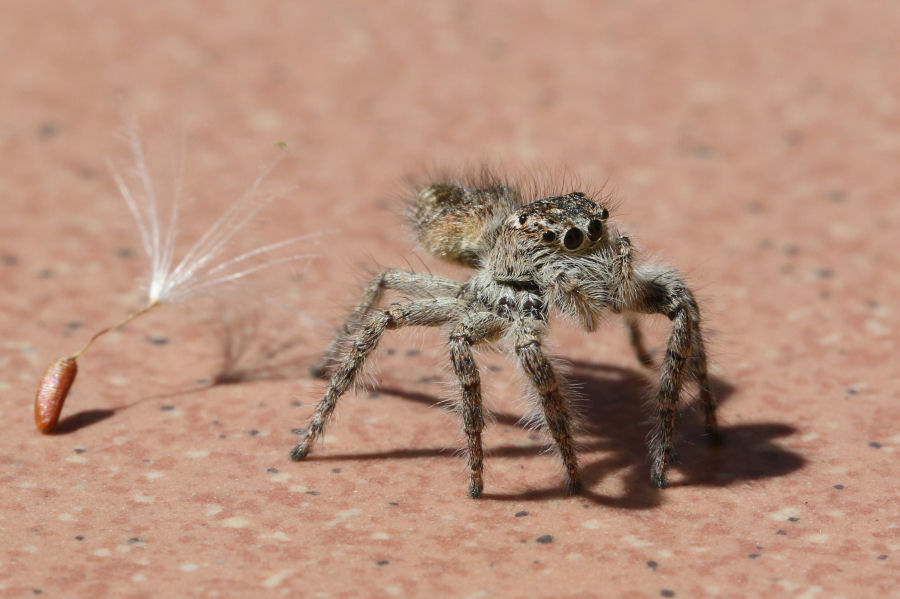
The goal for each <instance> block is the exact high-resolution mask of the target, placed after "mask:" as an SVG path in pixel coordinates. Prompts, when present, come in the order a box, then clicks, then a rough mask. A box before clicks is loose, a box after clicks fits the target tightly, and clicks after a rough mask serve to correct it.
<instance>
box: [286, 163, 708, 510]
mask: <svg viewBox="0 0 900 599" xmlns="http://www.w3.org/2000/svg"><path fill="white" fill-rule="evenodd" d="M526 192H527V190H525V189H522V188H517V187H514V186H512V185H510V184H508V183H505V182H502V180H500V179H499V178H497V177H495V176H493V175H483V176H481V178H480V179H478V180H476V181H475V182H473V183H458V182H456V181H454V180H451V181H450V182H441V183H432V184H429V185H426V186H424V187H421V188H419V189H418V191H417V192H415V193H414V194H413V197H412V199H411V201H410V202H409V217H410V218H409V220H410V222H411V225H412V228H413V230H414V231H415V233H416V235H417V237H418V240H419V242H420V243H421V244H422V245H423V246H424V248H425V249H426V250H428V251H429V252H431V253H432V254H434V255H435V256H437V257H439V258H442V259H445V260H448V261H451V262H455V263H458V264H462V265H465V266H469V267H472V268H474V269H476V272H475V274H474V275H473V276H472V277H471V278H469V279H468V280H467V281H465V282H458V281H454V280H450V279H447V278H444V277H440V276H435V275H432V274H422V273H415V272H410V271H404V270H398V269H388V270H385V271H383V272H381V273H380V274H379V275H378V276H376V277H375V278H374V279H373V280H372V281H371V282H370V283H369V284H368V286H367V287H366V288H365V291H364V293H363V296H362V298H361V301H360V302H359V303H358V304H357V305H356V307H355V308H354V309H353V311H352V313H351V314H350V315H349V317H348V318H347V320H346V322H345V323H344V325H343V327H342V328H341V329H339V331H338V333H337V335H336V337H335V338H334V340H333V342H332V343H331V345H330V346H329V347H328V349H327V350H326V352H325V354H324V357H323V358H322V359H321V360H320V361H319V362H318V363H317V364H316V365H314V366H313V367H312V369H311V372H312V374H314V375H317V376H323V377H330V382H329V385H328V389H327V391H326V392H325V396H324V397H323V398H322V400H321V401H320V402H319V404H318V406H317V407H316V410H315V412H314V413H313V415H312V417H311V419H310V422H309V425H308V427H307V429H306V432H305V435H304V437H303V439H302V440H301V441H300V442H299V443H298V444H297V445H296V446H295V447H294V448H293V450H292V451H291V453H290V457H291V459H292V460H301V459H303V458H305V457H306V455H307V454H308V453H309V450H310V447H311V446H312V445H313V443H314V442H315V441H316V439H318V438H319V437H320V436H321V435H322V433H323V430H324V428H325V425H326V423H327V422H328V420H329V418H330V417H331V415H332V414H333V412H334V409H335V406H336V405H337V401H338V399H340V397H341V396H342V395H343V394H344V393H345V392H346V391H347V389H349V388H350V387H351V385H353V383H354V381H355V380H356V379H357V377H358V375H359V373H360V370H361V368H362V366H363V364H364V362H365V361H366V358H367V357H368V356H369V354H371V353H372V351H373V350H374V349H375V347H376V346H377V345H378V342H379V340H380V339H381V337H382V335H383V334H384V332H385V331H386V330H388V329H397V328H400V327H407V326H428V327H444V328H445V330H446V331H447V335H448V345H449V353H450V362H451V364H452V367H453V372H454V373H455V375H456V379H457V381H458V383H459V398H458V401H457V402H456V409H457V411H458V412H459V414H460V416H461V418H462V423H463V431H464V433H465V437H466V447H465V455H466V460H467V465H468V470H469V487H468V492H469V495H470V496H471V497H473V498H475V497H478V496H479V495H481V493H482V490H483V488H484V482H483V477H482V464H483V459H484V453H483V450H482V441H481V433H482V430H483V428H484V420H485V418H484V410H483V408H482V396H481V380H480V376H479V372H478V366H477V365H476V363H475V359H474V357H473V353H472V349H473V347H474V346H476V345H478V344H482V343H490V342H494V341H502V342H505V343H508V344H510V345H511V346H512V347H513V348H514V353H515V356H516V358H517V360H518V363H519V365H520V366H521V369H522V371H523V372H524V374H525V375H526V377H527V379H528V380H529V382H530V385H531V387H532V389H533V393H534V395H535V396H536V400H537V404H538V405H539V420H540V424H541V425H542V426H543V427H544V428H545V429H546V430H547V432H548V433H549V435H550V437H551V438H552V439H553V442H554V443H555V446H556V448H557V450H558V451H559V454H560V457H561V458H562V462H563V465H564V466H565V473H566V483H567V487H568V489H569V490H570V491H572V492H575V491H577V490H578V489H579V488H580V485H581V483H580V479H579V473H578V458H577V455H576V451H575V445H574V442H573V426H572V419H573V411H572V407H571V406H570V401H569V393H568V391H567V387H566V383H565V381H564V379H563V378H562V377H561V376H560V374H559V373H558V372H557V370H556V369H555V368H554V366H553V363H552V361H551V359H550V358H548V356H547V355H546V353H545V350H544V348H543V343H544V339H545V337H546V335H547V332H548V316H549V313H550V312H551V311H557V312H558V313H561V314H562V315H564V316H567V317H570V318H571V319H574V320H575V321H576V322H578V323H580V324H581V326H583V328H584V329H585V330H587V331H593V330H594V329H595V328H596V326H597V324H598V319H599V317H600V316H601V315H602V314H604V313H607V312H612V313H616V314H622V315H623V316H624V318H625V322H626V324H627V326H628V328H629V331H630V338H631V344H632V346H633V348H634V350H635V353H636V354H637V357H638V359H639V360H640V361H641V362H642V363H643V364H645V365H650V364H652V360H651V358H650V356H649V354H648V353H647V351H646V349H645V348H644V345H643V341H642V336H641V331H640V328H639V326H638V322H637V315H638V314H663V315H665V316H666V317H668V319H669V320H670V321H671V333H670V334H669V337H668V344H667V348H666V352H665V356H664V357H663V359H662V363H661V366H660V373H659V386H658V388H657V390H656V392H655V399H656V401H655V406H656V415H655V416H656V418H655V425H654V430H653V433H652V434H651V436H650V443H649V446H650V447H649V452H650V462H651V468H650V476H651V481H652V483H653V484H654V485H656V486H657V487H659V488H662V487H665V486H666V472H667V469H668V466H669V462H670V461H671V459H672V455H673V435H674V425H675V413H676V405H677V403H678V400H679V396H680V395H681V392H682V386H683V385H684V384H685V382H688V381H693V382H695V383H696V384H697V387H698V389H699V397H700V401H701V403H702V405H703V408H704V411H705V418H706V433H707V435H708V436H709V438H710V439H711V440H712V441H713V442H717V441H718V440H719V433H718V427H717V424H716V413H715V410H716V403H715V400H714V397H713V395H712V393H711V390H710V385H709V380H708V375H707V364H706V351H705V349H704V342H703V335H702V333H701V329H700V312H699V310H698V307H697V303H696V301H695V300H694V296H693V294H692V293H691V291H690V289H688V287H687V285H685V283H684V282H683V281H682V279H681V278H680V277H679V275H678V274H677V273H676V272H675V271H672V270H665V269H661V268H658V267H654V266H650V265H646V264H640V263H639V262H638V260H637V259H636V258H635V252H634V250H633V248H632V244H631V242H630V240H629V238H628V237H626V236H624V235H620V234H619V232H618V231H617V229H616V227H615V226H614V225H613V224H612V223H611V222H610V220H609V210H608V208H607V207H605V206H604V205H603V204H604V203H605V200H606V198H603V197H598V198H597V200H596V201H595V199H593V197H594V196H589V195H587V194H585V193H582V192H578V191H573V192H571V193H566V194H564V195H536V194H535V193H532V195H531V196H530V197H532V198H535V197H537V198H540V199H535V200H533V201H530V202H526V201H524V200H523V197H525V193H526ZM388 290H393V291H395V292H399V293H401V294H403V295H404V296H405V297H406V298H408V299H407V300H406V301H403V302H399V303H393V304H390V305H389V306H387V307H385V308H379V307H378V305H379V303H380V301H381V299H382V297H383V295H384V293H385V291H388Z"/></svg>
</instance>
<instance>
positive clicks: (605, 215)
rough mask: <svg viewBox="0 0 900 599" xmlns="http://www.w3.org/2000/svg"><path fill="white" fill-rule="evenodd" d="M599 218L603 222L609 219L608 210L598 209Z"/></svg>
mask: <svg viewBox="0 0 900 599" xmlns="http://www.w3.org/2000/svg"><path fill="white" fill-rule="evenodd" d="M600 218H601V219H603V220H606V219H608V218H609V210H607V209H606V208H601V209H600Z"/></svg>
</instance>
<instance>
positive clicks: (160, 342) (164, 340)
mask: <svg viewBox="0 0 900 599" xmlns="http://www.w3.org/2000/svg"><path fill="white" fill-rule="evenodd" d="M147 341H148V342H149V343H152V344H153V345H165V344H167V343H168V342H169V338H168V337H147Z"/></svg>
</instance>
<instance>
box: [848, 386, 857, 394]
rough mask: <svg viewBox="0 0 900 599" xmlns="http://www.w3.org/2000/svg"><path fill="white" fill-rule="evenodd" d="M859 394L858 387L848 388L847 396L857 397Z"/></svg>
mask: <svg viewBox="0 0 900 599" xmlns="http://www.w3.org/2000/svg"><path fill="white" fill-rule="evenodd" d="M857 393H859V389H857V388H856V387H847V395H856V394H857Z"/></svg>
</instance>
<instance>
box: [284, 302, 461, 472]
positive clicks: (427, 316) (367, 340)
mask: <svg viewBox="0 0 900 599" xmlns="http://www.w3.org/2000/svg"><path fill="white" fill-rule="evenodd" d="M465 307H466V303H465V302H463V301H462V300H458V299H454V298H436V299H430V300H414V301H410V302H406V303H402V304H395V305H393V306H391V307H390V308H388V309H387V310H382V311H380V312H378V313H376V314H373V315H371V316H370V317H369V319H368V320H367V321H366V324H365V325H364V326H363V327H362V329H361V330H360V331H359V333H358V334H357V335H356V337H355V338H354V340H353V343H352V344H351V345H350V347H349V349H348V350H347V353H346V356H345V357H344V359H343V361H342V362H341V363H340V365H339V366H338V368H337V369H336V370H335V371H334V374H333V375H332V376H331V381H330V382H329V384H328V390H327V391H326V392H325V396H324V397H323V398H322V400H321V401H320V402H319V405H318V406H316V411H315V412H314V413H313V415H312V418H311V419H310V421H309V426H308V427H307V430H306V436H304V438H303V440H302V441H300V442H299V443H298V444H297V446H296V447H294V449H293V450H291V459H292V460H295V461H296V460H302V459H303V458H305V457H306V454H307V453H309V449H310V447H311V446H312V444H313V443H314V442H315V441H316V439H317V438H318V437H319V436H321V434H322V432H323V431H324V430H325V424H326V423H327V422H328V420H329V418H330V417H331V415H332V413H333V412H334V408H335V406H336V405H337V401H338V399H340V397H341V396H342V395H343V394H344V393H345V392H346V391H347V389H349V388H350V386H351V385H352V384H353V382H354V381H355V380H356V377H357V376H358V375H359V372H360V369H361V368H362V366H363V364H364V363H365V361H366V358H367V357H368V355H369V354H370V353H372V350H374V349H375V347H376V346H377V345H378V341H379V340H380V339H381V335H382V334H383V333H384V331H385V330H387V329H396V328H399V327H402V326H440V325H442V324H445V323H446V322H448V321H450V320H452V319H454V318H456V317H457V316H458V315H459V314H460V313H461V312H462V310H464V309H465Z"/></svg>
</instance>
